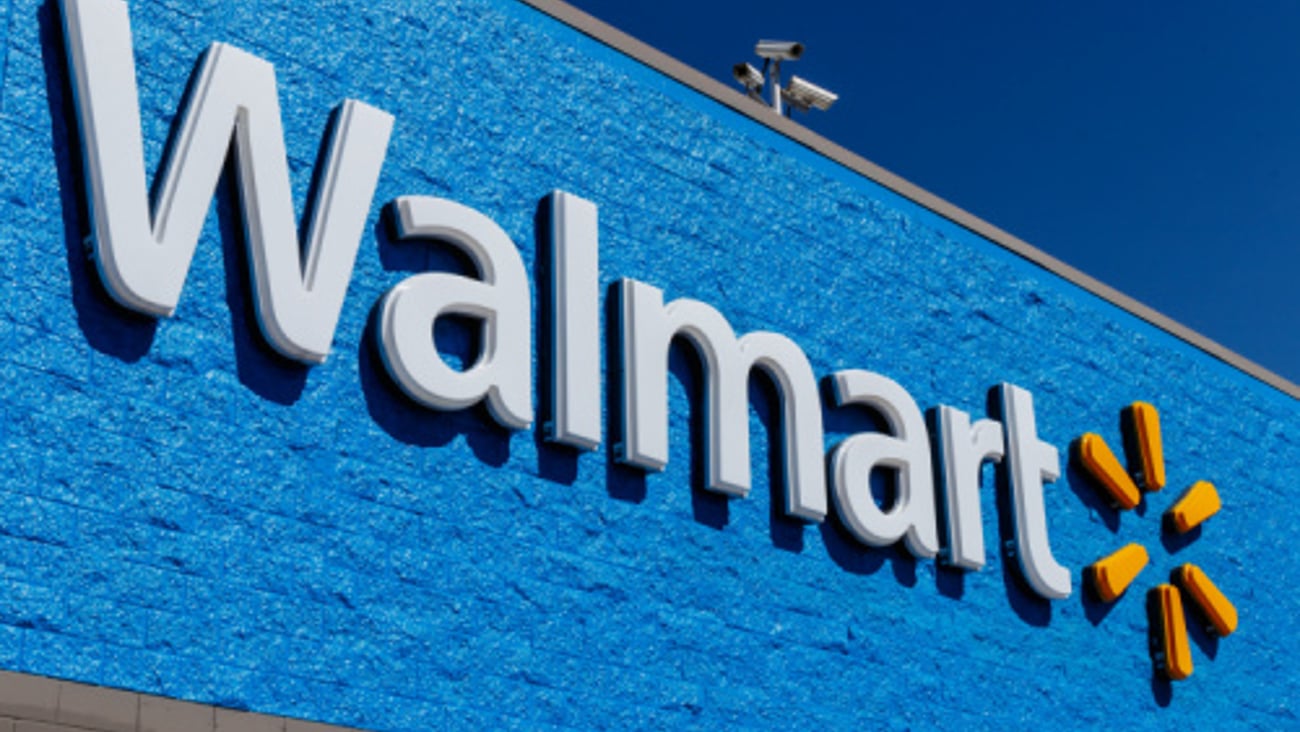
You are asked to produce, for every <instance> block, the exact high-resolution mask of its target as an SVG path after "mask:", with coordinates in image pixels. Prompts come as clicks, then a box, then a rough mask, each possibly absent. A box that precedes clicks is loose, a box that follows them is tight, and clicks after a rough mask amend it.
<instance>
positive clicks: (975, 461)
mask: <svg viewBox="0 0 1300 732" xmlns="http://www.w3.org/2000/svg"><path fill="white" fill-rule="evenodd" d="M937 426H938V428H939V468H940V471H941V474H942V476H943V497H944V514H945V516H946V518H947V523H948V549H947V557H946V561H947V562H948V564H951V565H953V566H956V567H961V568H963V569H982V568H983V567H984V522H983V519H982V517H981V516H980V467H981V466H982V465H983V464H984V462H985V461H986V460H991V461H993V462H1001V461H1002V425H1001V424H1000V423H998V422H995V421H993V420H991V419H981V420H979V421H978V422H976V423H975V424H973V425H972V424H971V421H970V415H968V414H966V413H965V412H963V411H961V410H959V409H953V408H952V407H945V406H940V407H939V409H938V425H937Z"/></svg>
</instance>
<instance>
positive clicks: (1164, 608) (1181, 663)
mask: <svg viewBox="0 0 1300 732" xmlns="http://www.w3.org/2000/svg"><path fill="white" fill-rule="evenodd" d="M1152 592H1154V593H1155V595H1156V601H1157V603H1158V604H1159V612H1158V613H1157V626H1158V627H1156V628H1154V629H1153V630H1154V631H1155V632H1156V640H1157V642H1158V644H1159V645H1158V649H1159V651H1158V655H1157V657H1156V664H1157V665H1158V666H1159V667H1160V669H1161V670H1162V671H1164V672H1165V675H1167V676H1168V677H1169V678H1170V679H1171V680H1173V681H1182V680H1183V679H1185V678H1187V677H1188V676H1191V675H1192V649H1191V646H1190V645H1189V644H1188V642H1187V624H1186V622H1185V621H1184V620H1183V600H1182V598H1181V597H1180V596H1179V594H1178V588H1176V587H1174V586H1173V585H1167V584H1162V585H1159V586H1157V587H1156V588H1155V589H1154V590H1152Z"/></svg>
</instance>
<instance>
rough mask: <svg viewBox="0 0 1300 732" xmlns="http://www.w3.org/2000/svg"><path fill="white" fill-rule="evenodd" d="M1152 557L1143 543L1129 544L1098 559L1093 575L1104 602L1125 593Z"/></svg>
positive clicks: (1098, 593)
mask: <svg viewBox="0 0 1300 732" xmlns="http://www.w3.org/2000/svg"><path fill="white" fill-rule="evenodd" d="M1150 561H1151V557H1150V556H1149V555H1148V554H1147V550H1146V548H1145V547H1143V546H1142V545H1141V544H1129V545H1128V546H1126V547H1124V548H1122V549H1120V550H1119V551H1117V552H1115V553H1114V554H1111V555H1110V556H1108V557H1103V558H1102V559H1098V560H1097V561H1096V562H1093V564H1092V577H1093V581H1094V582H1095V583H1096V587H1097V596H1098V597H1100V598H1101V599H1102V601H1104V602H1112V601H1113V600H1115V598H1117V597H1119V596H1120V595H1122V594H1124V590H1127V589H1128V586H1129V585H1130V584H1132V583H1133V580H1134V579H1136V578H1137V576H1138V573H1139V572H1141V571H1142V569H1143V568H1144V567H1146V566H1147V563H1148V562H1150Z"/></svg>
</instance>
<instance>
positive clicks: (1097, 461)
mask: <svg viewBox="0 0 1300 732" xmlns="http://www.w3.org/2000/svg"><path fill="white" fill-rule="evenodd" d="M1079 457H1080V459H1081V460H1082V461H1083V467H1084V468H1085V469H1086V470H1087V471H1088V472H1089V473H1090V474H1091V475H1092V477H1094V478H1096V479H1097V482H1098V483H1100V484H1101V486H1102V487H1103V488H1105V489H1106V492H1107V493H1108V494H1109V495H1110V497H1111V500H1113V501H1114V502H1115V504H1116V505H1118V506H1119V507H1120V508H1122V509H1124V510H1125V511H1127V510H1129V509H1131V508H1133V507H1134V506H1136V505H1138V501H1139V500H1140V499H1141V497H1142V496H1141V494H1140V493H1138V489H1137V484H1135V483H1134V482H1133V479H1132V478H1130V477H1129V475H1128V471H1126V470H1124V466H1122V465H1120V464H1119V460H1117V459H1116V458H1115V453H1113V452H1111V449H1110V447H1109V446H1108V445H1107V444H1106V441H1105V440H1103V439H1102V438H1101V435H1098V434H1094V433H1092V432H1089V433H1088V434H1086V435H1084V436H1083V437H1082V438H1080V440H1079Z"/></svg>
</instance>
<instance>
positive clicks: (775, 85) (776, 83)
mask: <svg viewBox="0 0 1300 732" xmlns="http://www.w3.org/2000/svg"><path fill="white" fill-rule="evenodd" d="M767 83H769V84H771V85H772V109H774V110H776V113H777V114H781V60H780V59H777V60H776V61H775V62H773V64H772V73H771V74H769V75H768V77H767Z"/></svg>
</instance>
